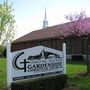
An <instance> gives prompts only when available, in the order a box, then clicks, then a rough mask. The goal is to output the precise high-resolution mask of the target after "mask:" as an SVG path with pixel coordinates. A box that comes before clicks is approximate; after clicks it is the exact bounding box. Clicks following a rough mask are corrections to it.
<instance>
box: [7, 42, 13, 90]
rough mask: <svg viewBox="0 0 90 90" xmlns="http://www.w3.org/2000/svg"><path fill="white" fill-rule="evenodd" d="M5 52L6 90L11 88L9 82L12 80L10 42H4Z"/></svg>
mask: <svg viewBox="0 0 90 90" xmlns="http://www.w3.org/2000/svg"><path fill="white" fill-rule="evenodd" d="M6 49H7V50H6V54H7V88H8V90H11V82H12V78H11V65H12V61H11V49H10V42H9V41H7V43H6Z"/></svg>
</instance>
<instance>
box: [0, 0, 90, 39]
mask: <svg viewBox="0 0 90 90" xmlns="http://www.w3.org/2000/svg"><path fill="white" fill-rule="evenodd" d="M1 1H3V0H1ZM8 1H9V3H11V2H13V8H14V15H15V20H16V26H17V27H16V28H15V29H16V31H15V38H18V37H20V36H22V35H25V34H26V33H29V32H31V31H34V30H37V29H41V28H42V21H43V19H44V12H45V7H46V8H47V19H48V23H49V26H53V25H57V24H60V23H65V22H66V19H65V17H64V16H65V15H66V14H69V13H75V12H80V11H81V10H85V11H86V14H87V15H88V16H90V0H8Z"/></svg>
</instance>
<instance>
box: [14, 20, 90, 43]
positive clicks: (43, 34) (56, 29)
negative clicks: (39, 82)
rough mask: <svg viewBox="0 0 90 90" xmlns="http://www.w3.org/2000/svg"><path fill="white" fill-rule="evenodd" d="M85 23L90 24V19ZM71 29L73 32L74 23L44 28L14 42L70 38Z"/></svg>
mask: <svg viewBox="0 0 90 90" xmlns="http://www.w3.org/2000/svg"><path fill="white" fill-rule="evenodd" d="M84 21H88V22H90V18H87V19H85V20H84ZM89 26H90V23H89ZM69 27H70V28H69ZM69 29H71V30H73V27H72V22H68V23H64V24H59V25H55V26H51V27H47V28H43V29H40V30H36V31H32V32H31V33H28V34H26V35H24V36H22V37H20V38H18V39H16V40H15V41H14V43H19V42H26V41H33V40H41V39H48V38H55V37H60V38H61V37H64V36H69V35H70V32H67V30H69Z"/></svg>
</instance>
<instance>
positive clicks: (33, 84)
mask: <svg viewBox="0 0 90 90" xmlns="http://www.w3.org/2000/svg"><path fill="white" fill-rule="evenodd" d="M66 80H67V76H66V75H57V76H51V77H45V78H38V79H31V80H27V81H19V82H14V83H12V84H11V88H12V90H60V89H62V88H64V85H65V83H66Z"/></svg>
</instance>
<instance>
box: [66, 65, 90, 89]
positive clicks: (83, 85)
mask: <svg viewBox="0 0 90 90" xmlns="http://www.w3.org/2000/svg"><path fill="white" fill-rule="evenodd" d="M86 71H87V68H86V65H75V64H68V65H67V75H68V79H67V83H68V84H69V87H77V88H78V90H90V76H79V75H78V74H80V73H81V74H84V73H86ZM74 90H77V89H74Z"/></svg>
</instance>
